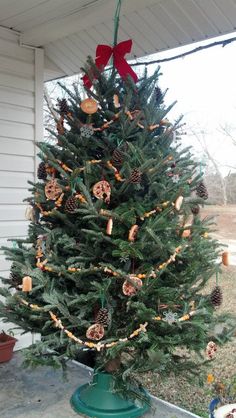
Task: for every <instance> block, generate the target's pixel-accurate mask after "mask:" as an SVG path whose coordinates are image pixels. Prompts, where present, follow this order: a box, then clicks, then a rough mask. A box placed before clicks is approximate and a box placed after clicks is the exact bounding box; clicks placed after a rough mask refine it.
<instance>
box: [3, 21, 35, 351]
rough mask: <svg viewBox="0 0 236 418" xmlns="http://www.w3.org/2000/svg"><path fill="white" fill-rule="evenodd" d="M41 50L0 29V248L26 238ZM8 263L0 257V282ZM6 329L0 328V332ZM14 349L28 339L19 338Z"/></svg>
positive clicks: (7, 271) (6, 326)
mask: <svg viewBox="0 0 236 418" xmlns="http://www.w3.org/2000/svg"><path fill="white" fill-rule="evenodd" d="M42 111H43V50H39V49H38V50H34V49H30V48H24V47H21V46H20V45H19V39H18V35H17V34H15V33H14V32H11V31H9V30H6V29H3V28H0V247H1V245H6V244H7V245H12V244H9V243H8V242H7V239H8V238H16V237H17V238H19V237H20V238H22V237H24V236H25V235H26V234H27V227H28V222H27V221H26V220H25V208H26V204H25V203H24V202H23V201H22V200H23V199H24V198H25V197H27V195H28V194H29V192H28V190H27V189H28V184H27V180H34V178H35V173H36V152H37V150H36V147H35V141H38V140H41V139H42V135H43V120H42ZM9 266H10V263H9V262H8V261H6V260H5V259H4V255H3V254H2V252H0V276H3V277H8V275H9ZM3 328H4V329H5V330H7V329H9V324H2V323H1V322H0V331H1V330H2V329H3ZM17 338H19V343H18V346H17V347H18V348H19V347H22V346H25V345H27V344H29V342H31V336H29V335H27V336H24V337H18V336H17Z"/></svg>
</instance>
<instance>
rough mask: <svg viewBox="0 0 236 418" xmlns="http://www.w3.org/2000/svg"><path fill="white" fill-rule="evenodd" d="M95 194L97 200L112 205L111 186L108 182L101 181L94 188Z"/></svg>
mask: <svg viewBox="0 0 236 418" xmlns="http://www.w3.org/2000/svg"><path fill="white" fill-rule="evenodd" d="M93 194H94V196H95V197H96V198H97V199H101V200H104V201H105V202H106V203H110V197H111V186H110V184H109V183H108V181H106V180H102V181H99V182H98V183H95V184H94V186H93Z"/></svg>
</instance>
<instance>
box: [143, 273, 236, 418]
mask: <svg viewBox="0 0 236 418" xmlns="http://www.w3.org/2000/svg"><path fill="white" fill-rule="evenodd" d="M219 281H220V283H219V284H220V286H221V288H222V290H223V295H224V299H223V303H222V305H221V307H220V308H219V309H218V312H219V313H222V312H228V313H234V314H236V303H235V300H236V285H235V283H236V268H235V267H227V268H224V272H223V274H222V276H221V277H220V280H219ZM214 285H215V279H214V278H212V280H211V283H208V286H207V289H206V291H208V292H209V291H211V289H212V288H213V287H214ZM235 363H236V338H234V340H233V341H231V342H228V343H227V344H225V345H224V346H222V347H220V348H218V351H217V355H216V358H215V360H213V361H211V362H210V363H209V365H208V367H207V369H205V370H202V374H203V376H204V380H205V383H204V384H203V386H202V387H200V385H199V383H198V382H189V381H188V380H187V379H186V378H184V377H175V376H170V377H169V378H168V379H165V380H163V378H160V376H159V375H158V374H157V373H153V372H149V373H146V374H145V375H142V377H141V378H142V384H143V385H144V386H145V387H146V388H147V389H148V390H149V391H150V393H152V394H153V395H155V396H157V397H158V398H161V399H164V400H165V401H168V402H171V403H173V404H175V405H178V406H180V407H182V408H185V409H188V410H190V411H191V412H193V413H195V414H197V415H200V416H201V417H204V418H208V416H209V415H208V412H207V411H208V405H209V402H210V400H211V399H212V396H211V395H210V393H209V385H208V384H207V382H206V378H207V374H208V373H209V374H210V373H211V374H213V375H214V376H218V377H220V378H221V379H223V380H225V379H226V380H227V381H228V382H230V380H232V377H233V376H235V375H236V366H235Z"/></svg>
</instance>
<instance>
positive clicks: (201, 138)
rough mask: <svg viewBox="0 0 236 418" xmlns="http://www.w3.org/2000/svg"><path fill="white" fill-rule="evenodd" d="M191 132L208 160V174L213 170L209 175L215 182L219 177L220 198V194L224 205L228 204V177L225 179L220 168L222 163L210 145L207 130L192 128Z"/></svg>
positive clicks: (203, 155) (203, 156)
mask: <svg viewBox="0 0 236 418" xmlns="http://www.w3.org/2000/svg"><path fill="white" fill-rule="evenodd" d="M190 132H191V134H192V136H193V137H194V138H195V139H196V140H197V142H198V144H199V145H200V149H201V153H202V158H203V159H205V160H206V161H207V168H208V175H209V171H211V173H210V176H209V177H210V178H211V177H212V178H213V183H215V181H216V179H217V180H218V182H219V184H220V190H221V193H222V195H221V196H222V199H220V197H219V196H218V200H220V201H221V203H222V204H223V205H227V187H226V179H225V177H224V175H223V173H222V170H220V167H221V164H220V163H219V161H217V160H216V158H215V157H214V156H213V154H212V152H211V151H210V149H209V145H208V143H207V140H206V134H207V133H206V131H205V130H197V129H194V130H193V129H190ZM209 163H210V166H212V167H213V170H210V166H209ZM214 173H215V177H214V175H213V174H214ZM211 180H212V179H211ZM214 186H215V184H214Z"/></svg>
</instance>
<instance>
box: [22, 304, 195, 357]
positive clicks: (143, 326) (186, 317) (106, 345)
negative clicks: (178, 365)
mask: <svg viewBox="0 0 236 418" xmlns="http://www.w3.org/2000/svg"><path fill="white" fill-rule="evenodd" d="M18 299H19V300H20V302H21V303H22V304H23V305H25V306H28V307H29V308H30V309H32V310H35V311H45V310H44V308H42V307H40V306H38V305H36V304H33V303H29V302H27V301H26V300H25V299H23V298H21V297H18ZM48 313H49V315H50V317H51V320H52V321H53V322H54V323H55V326H56V327H57V328H60V329H61V330H62V331H63V332H64V333H65V334H66V335H67V337H68V338H70V339H71V340H73V341H74V342H76V343H77V344H80V345H84V346H86V347H88V348H95V349H96V350H97V351H101V349H107V348H112V347H114V346H116V345H118V344H120V343H125V342H127V341H129V340H132V339H133V338H135V337H137V336H138V335H139V334H140V333H141V332H147V326H148V322H145V323H144V324H140V325H139V328H137V329H136V330H134V331H133V332H132V333H131V334H130V335H129V336H128V337H125V338H119V339H118V340H115V341H112V342H110V343H102V342H101V341H99V342H98V343H93V342H91V341H84V340H81V339H80V338H78V337H76V336H75V335H74V334H73V333H72V332H71V331H69V330H68V329H66V327H65V326H64V325H63V323H62V321H61V320H60V319H58V318H57V316H56V315H55V314H54V313H53V312H52V311H49V312H48ZM196 314H197V311H191V312H189V314H185V315H183V316H182V317H180V318H178V319H176V321H172V323H174V322H183V321H187V320H189V319H190V318H191V317H192V316H193V315H196ZM153 320H155V321H163V322H168V321H167V320H166V319H165V318H164V319H163V318H161V317H160V316H157V317H154V318H153Z"/></svg>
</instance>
